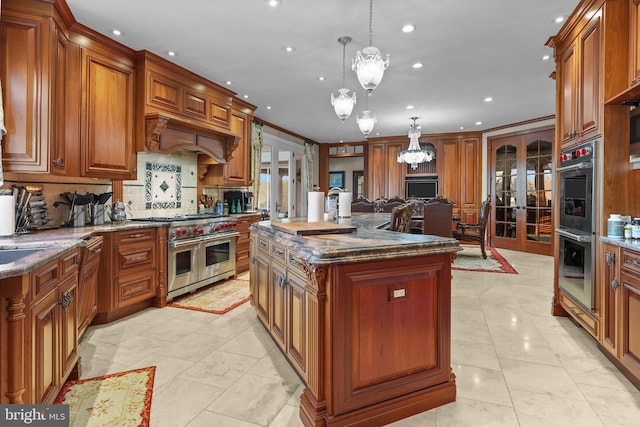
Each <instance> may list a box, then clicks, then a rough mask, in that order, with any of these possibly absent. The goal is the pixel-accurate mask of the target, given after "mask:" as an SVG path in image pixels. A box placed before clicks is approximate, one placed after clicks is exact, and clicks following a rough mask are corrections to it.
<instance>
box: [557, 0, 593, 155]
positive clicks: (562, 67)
mask: <svg viewBox="0 0 640 427" xmlns="http://www.w3.org/2000/svg"><path fill="white" fill-rule="evenodd" d="M601 18H602V11H601V10H598V11H597V12H596V13H595V14H594V15H593V17H592V18H591V19H590V21H589V22H588V23H587V24H586V25H585V26H584V28H583V29H582V30H581V31H580V32H579V33H578V35H577V36H576V38H575V39H574V40H573V41H572V42H571V43H569V44H568V45H567V46H566V47H565V48H564V50H563V51H562V53H561V54H560V61H559V63H558V75H559V83H558V86H559V88H561V90H562V93H563V97H562V98H561V99H560V104H559V107H560V117H561V119H560V120H559V128H560V135H561V136H562V140H561V142H562V145H563V146H565V147H566V146H570V145H574V144H577V143H579V142H581V141H586V140H588V139H591V138H593V137H595V136H597V135H599V134H600V117H601V114H602V113H601V112H602V105H603V96H602V95H603V94H602V79H601V72H600V64H601V61H600V59H601V55H602V54H601V52H602V35H601V26H602V24H601Z"/></svg>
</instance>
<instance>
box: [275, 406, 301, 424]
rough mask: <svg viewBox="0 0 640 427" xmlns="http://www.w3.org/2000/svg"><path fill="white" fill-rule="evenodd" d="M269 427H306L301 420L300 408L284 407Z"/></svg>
mask: <svg viewBox="0 0 640 427" xmlns="http://www.w3.org/2000/svg"><path fill="white" fill-rule="evenodd" d="M269 427H304V424H302V420H301V419H300V406H293V405H284V406H283V407H282V409H281V410H280V412H279V413H278V415H276V417H275V418H274V419H273V421H272V422H271V424H269Z"/></svg>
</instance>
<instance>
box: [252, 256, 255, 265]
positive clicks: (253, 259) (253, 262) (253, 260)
mask: <svg viewBox="0 0 640 427" xmlns="http://www.w3.org/2000/svg"><path fill="white" fill-rule="evenodd" d="M255 263H256V257H255V256H252V257H251V264H255Z"/></svg>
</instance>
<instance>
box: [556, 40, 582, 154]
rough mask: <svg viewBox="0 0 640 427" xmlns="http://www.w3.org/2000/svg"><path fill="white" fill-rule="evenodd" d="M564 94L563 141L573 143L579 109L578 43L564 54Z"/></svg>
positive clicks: (561, 106)
mask: <svg viewBox="0 0 640 427" xmlns="http://www.w3.org/2000/svg"><path fill="white" fill-rule="evenodd" d="M560 79H561V80H560V84H561V87H562V96H561V99H560V112H561V117H562V119H561V120H560V135H561V136H562V143H563V144H564V143H571V142H572V141H573V140H574V138H575V134H574V132H575V130H576V123H577V119H576V109H577V107H576V106H577V102H578V99H577V92H578V83H577V81H576V80H577V55H576V45H575V44H573V45H571V46H570V47H569V48H568V49H567V50H566V51H565V52H564V53H563V55H562V63H561V69H560Z"/></svg>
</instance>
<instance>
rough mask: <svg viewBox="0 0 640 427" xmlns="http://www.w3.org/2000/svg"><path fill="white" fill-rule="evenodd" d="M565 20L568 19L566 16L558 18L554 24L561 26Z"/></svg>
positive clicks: (554, 20)
mask: <svg viewBox="0 0 640 427" xmlns="http://www.w3.org/2000/svg"><path fill="white" fill-rule="evenodd" d="M565 19H567V17H566V16H558V17H557V18H554V19H553V22H555V23H556V24H561V23H563V22H564V21H565Z"/></svg>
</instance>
